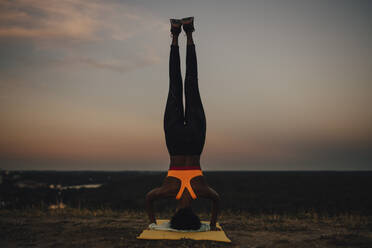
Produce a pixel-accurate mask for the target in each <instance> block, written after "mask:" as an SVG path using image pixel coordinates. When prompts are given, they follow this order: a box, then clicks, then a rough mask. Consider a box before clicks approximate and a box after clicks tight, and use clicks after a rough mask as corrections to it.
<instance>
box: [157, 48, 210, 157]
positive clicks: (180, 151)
mask: <svg viewBox="0 0 372 248" xmlns="http://www.w3.org/2000/svg"><path fill="white" fill-rule="evenodd" d="M182 88H183V87H182V76H181V66H180V53H179V46H177V45H171V49H170V57H169V93H168V99H167V105H166V107H165V114H164V132H165V140H166V144H167V148H168V152H169V154H170V155H172V156H174V155H200V154H201V153H202V151H203V147H204V143H205V133H206V119H205V114H204V109H203V105H202V102H201V99H200V93H199V86H198V70H197V62H196V53H195V45H194V44H192V45H187V48H186V78H185V97H186V99H185V102H186V108H185V116H184V113H183V100H182V97H183V94H182Z"/></svg>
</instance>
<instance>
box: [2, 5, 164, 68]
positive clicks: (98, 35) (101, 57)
mask: <svg viewBox="0 0 372 248" xmlns="http://www.w3.org/2000/svg"><path fill="white" fill-rule="evenodd" d="M167 29H168V23H167V22H166V21H165V20H163V19H161V18H158V17H156V16H154V15H153V14H152V13H151V12H150V11H148V10H147V9H144V8H141V7H139V6H135V5H133V4H128V3H119V2H114V1H96V0H89V1H88V0H66V1H58V0H49V1H44V0H15V1H10V0H5V1H1V2H0V41H1V40H11V41H12V42H8V44H9V46H22V48H23V49H25V48H26V47H27V49H32V48H33V47H36V48H37V49H36V50H35V51H34V52H30V53H28V52H23V53H21V54H20V53H19V52H18V51H19V50H20V49H7V50H8V51H11V52H10V53H11V54H9V55H8V57H9V56H10V57H12V58H17V63H18V65H20V66H22V65H23V64H24V63H25V61H27V64H28V65H30V64H32V65H39V64H40V65H42V66H45V63H46V64H47V65H49V66H53V65H56V64H57V65H69V64H84V65H89V66H91V67H94V68H99V69H107V70H111V71H116V72H127V71H130V70H134V69H137V68H141V67H145V66H148V65H152V64H156V63H159V62H161V56H160V55H159V54H158V52H157V51H155V50H154V49H153V48H152V47H145V45H144V44H142V43H134V42H133V41H129V39H131V38H136V37H137V36H140V35H141V34H145V33H147V35H149V34H148V32H154V31H155V30H157V31H164V32H167ZM13 41H16V42H13ZM115 42H116V44H115ZM118 43H120V44H121V45H120V46H121V47H123V48H124V49H126V50H122V51H118V52H116V53H112V51H113V50H114V49H119V48H118V46H119V45H118ZM25 44H30V45H31V46H27V45H25ZM123 45H125V46H123ZM128 49H129V50H128ZM98 51H102V52H101V53H99V52H98ZM105 51H107V52H105ZM124 54H125V56H124ZM48 56H49V57H48ZM22 63H23V64H22Z"/></svg>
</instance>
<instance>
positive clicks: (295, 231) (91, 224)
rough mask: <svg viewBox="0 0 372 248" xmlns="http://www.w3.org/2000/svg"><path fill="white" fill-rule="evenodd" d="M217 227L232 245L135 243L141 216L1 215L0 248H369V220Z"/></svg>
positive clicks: (234, 221) (261, 221)
mask: <svg viewBox="0 0 372 248" xmlns="http://www.w3.org/2000/svg"><path fill="white" fill-rule="evenodd" d="M157 217H158V218H159V217H161V218H164V217H165V218H167V217H168V218H169V216H164V215H163V216H157ZM200 217H201V219H203V220H207V219H208V216H207V215H203V214H202V215H200ZM219 223H220V224H221V226H222V228H223V229H224V231H225V232H226V235H227V236H228V237H229V238H230V239H231V240H232V243H220V242H211V241H193V240H179V241H172V240H161V241H153V240H138V239H136V237H137V236H138V235H139V234H140V233H141V231H142V230H143V229H144V228H146V227H147V225H148V223H147V219H146V215H145V213H144V212H112V211H108V210H102V211H91V210H84V211H82V210H57V211H55V210H54V211H53V212H50V211H47V212H45V211H34V210H30V211H5V210H0V247H4V248H5V247H53V248H58V247H79V248H83V247H89V248H94V247H97V248H98V247H102V248H103V247H105V248H107V247H256V248H259V247H261V248H263V247H276V248H282V247H302V248H306V247H311V248H313V247H358V248H367V247H372V217H367V216H358V215H340V216H337V217H332V218H331V217H319V216H317V215H316V214H310V215H303V216H283V215H250V214H248V213H244V212H243V213H242V212H236V213H234V212H222V213H221V217H220V219H219Z"/></svg>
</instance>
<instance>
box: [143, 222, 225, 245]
mask: <svg viewBox="0 0 372 248" xmlns="http://www.w3.org/2000/svg"><path fill="white" fill-rule="evenodd" d="M166 222H169V220H156V224H157V225H164V224H165V223H166ZM202 223H203V224H209V222H208V221H202ZM216 226H217V227H218V228H220V229H221V230H220V231H203V232H200V231H190V232H185V231H184V230H182V231H175V230H174V229H173V230H154V229H149V228H147V229H145V230H143V232H142V233H141V234H140V235H139V236H138V237H137V239H153V240H159V239H171V240H177V239H194V240H211V241H219V242H228V243H230V242H231V240H230V239H229V238H228V237H227V236H226V234H225V232H224V231H223V230H222V228H221V226H220V225H219V223H217V224H216Z"/></svg>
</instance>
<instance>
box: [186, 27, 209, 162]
mask: <svg viewBox="0 0 372 248" xmlns="http://www.w3.org/2000/svg"><path fill="white" fill-rule="evenodd" d="M186 35H187V48H186V78H185V96H186V110H185V121H186V126H187V128H188V129H189V132H190V133H192V135H193V136H194V142H193V146H192V147H190V149H191V151H190V152H191V153H192V154H198V155H200V154H201V153H202V150H203V147H204V143H205V134H206V118H205V113H204V108H203V104H202V101H201V98H200V92H199V85H198V69H197V59H196V52H195V44H194V42H193V39H192V32H188V33H186ZM190 155H191V154H190Z"/></svg>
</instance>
